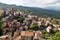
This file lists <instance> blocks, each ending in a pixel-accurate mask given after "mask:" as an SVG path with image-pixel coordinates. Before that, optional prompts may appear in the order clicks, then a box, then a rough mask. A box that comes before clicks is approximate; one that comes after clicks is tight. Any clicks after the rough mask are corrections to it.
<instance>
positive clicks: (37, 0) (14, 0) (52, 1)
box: [0, 0, 60, 8]
mask: <svg viewBox="0 0 60 40" xmlns="http://www.w3.org/2000/svg"><path fill="white" fill-rule="evenodd" d="M0 2H1V3H6V4H15V5H18V6H19V5H22V6H29V7H40V8H45V7H47V6H57V7H60V0H0Z"/></svg>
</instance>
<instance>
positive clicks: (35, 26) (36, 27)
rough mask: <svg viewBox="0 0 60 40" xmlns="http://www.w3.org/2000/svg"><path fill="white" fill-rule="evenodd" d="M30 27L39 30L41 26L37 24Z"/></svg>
mask: <svg viewBox="0 0 60 40" xmlns="http://www.w3.org/2000/svg"><path fill="white" fill-rule="evenodd" d="M30 29H32V30H35V31H36V30H38V29H39V27H38V26H37V25H32V26H31V27H30Z"/></svg>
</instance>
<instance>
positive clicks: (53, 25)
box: [0, 8, 60, 40]
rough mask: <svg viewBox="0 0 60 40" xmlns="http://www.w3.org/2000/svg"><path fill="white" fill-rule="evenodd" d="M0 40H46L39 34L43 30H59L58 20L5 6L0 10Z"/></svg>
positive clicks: (59, 21) (48, 31)
mask: <svg viewBox="0 0 60 40" xmlns="http://www.w3.org/2000/svg"><path fill="white" fill-rule="evenodd" d="M1 15H2V18H1V20H0V21H1V22H2V25H1V29H2V36H0V40H47V39H43V38H42V37H41V36H42V35H43V33H44V32H46V33H48V34H54V30H57V31H60V20H59V19H55V18H50V17H47V18H42V17H38V16H36V15H32V14H26V13H25V12H23V11H18V10H14V9H13V8H7V9H6V10H3V11H2V14H1Z"/></svg>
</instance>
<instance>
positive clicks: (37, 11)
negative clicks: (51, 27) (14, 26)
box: [0, 3, 60, 18]
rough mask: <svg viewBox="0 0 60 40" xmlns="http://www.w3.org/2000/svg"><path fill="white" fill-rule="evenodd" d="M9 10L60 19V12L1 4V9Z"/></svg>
mask: <svg viewBox="0 0 60 40" xmlns="http://www.w3.org/2000/svg"><path fill="white" fill-rule="evenodd" d="M7 8H14V9H18V10H21V11H24V12H26V13H32V14H34V15H37V16H40V17H54V18H60V12H59V11H54V10H46V9H42V8H37V7H25V6H16V5H8V4H3V3H0V9H7Z"/></svg>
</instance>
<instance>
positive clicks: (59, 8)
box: [45, 6, 60, 11]
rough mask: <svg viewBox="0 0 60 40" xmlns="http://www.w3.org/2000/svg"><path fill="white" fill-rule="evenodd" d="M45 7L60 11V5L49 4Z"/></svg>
mask: <svg viewBox="0 0 60 40" xmlns="http://www.w3.org/2000/svg"><path fill="white" fill-rule="evenodd" d="M45 9H49V10H55V11H60V7H58V6H48V7H46V8H45Z"/></svg>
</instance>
